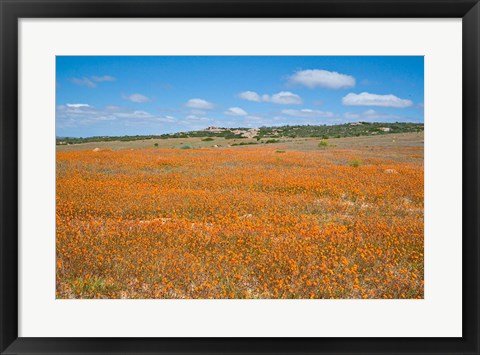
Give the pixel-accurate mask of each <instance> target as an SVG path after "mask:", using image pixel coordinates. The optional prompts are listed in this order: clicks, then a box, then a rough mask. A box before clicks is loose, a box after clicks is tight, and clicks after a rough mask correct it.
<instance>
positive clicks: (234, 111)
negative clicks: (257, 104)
mask: <svg viewBox="0 0 480 355" xmlns="http://www.w3.org/2000/svg"><path fill="white" fill-rule="evenodd" d="M224 113H225V114H226V115H229V116H246V115H248V113H247V112H245V110H243V109H241V108H240V107H230V108H229V109H228V110H227V111H225V112H224Z"/></svg>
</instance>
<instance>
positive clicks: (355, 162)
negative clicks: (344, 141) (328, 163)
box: [349, 160, 363, 168]
mask: <svg viewBox="0 0 480 355" xmlns="http://www.w3.org/2000/svg"><path fill="white" fill-rule="evenodd" d="M349 164H350V166H353V167H354V168H358V167H359V166H360V165H362V164H363V163H362V161H361V160H352V161H351V162H350V163H349Z"/></svg>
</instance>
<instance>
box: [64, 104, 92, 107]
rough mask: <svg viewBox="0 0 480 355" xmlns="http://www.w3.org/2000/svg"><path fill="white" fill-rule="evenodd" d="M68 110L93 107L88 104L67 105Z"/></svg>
mask: <svg viewBox="0 0 480 355" xmlns="http://www.w3.org/2000/svg"><path fill="white" fill-rule="evenodd" d="M65 106H67V107H68V108H80V107H91V106H90V105H88V104H66V105H65Z"/></svg>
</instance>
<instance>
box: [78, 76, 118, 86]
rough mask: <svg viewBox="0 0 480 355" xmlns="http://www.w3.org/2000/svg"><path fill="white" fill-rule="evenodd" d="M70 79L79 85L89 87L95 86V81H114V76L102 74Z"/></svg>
mask: <svg viewBox="0 0 480 355" xmlns="http://www.w3.org/2000/svg"><path fill="white" fill-rule="evenodd" d="M70 81H71V82H72V83H73V84H75V85H79V86H86V87H89V88H91V89H93V88H95V87H97V84H96V83H101V82H104V81H115V78H114V77H113V76H110V75H103V76H90V77H86V76H84V77H82V78H71V79H70Z"/></svg>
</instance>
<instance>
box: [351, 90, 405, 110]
mask: <svg viewBox="0 0 480 355" xmlns="http://www.w3.org/2000/svg"><path fill="white" fill-rule="evenodd" d="M342 103H343V104H344V105H345V106H382V107H395V108H405V107H410V106H412V105H413V102H412V101H411V100H406V99H401V98H399V97H397V96H395V95H392V94H390V95H377V94H370V93H368V92H362V93H360V94H355V93H350V94H348V95H346V96H344V97H343V98H342Z"/></svg>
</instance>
